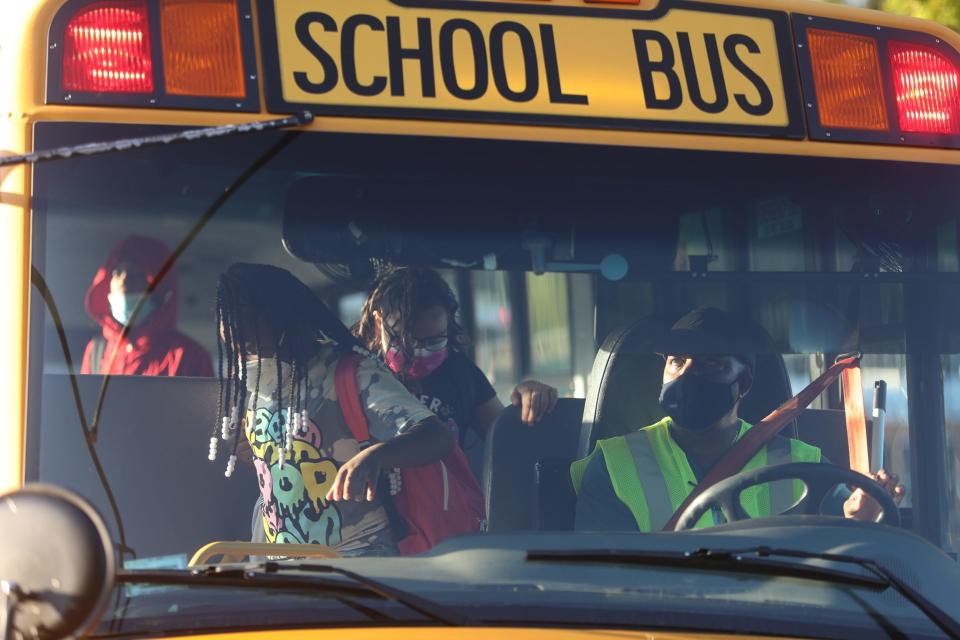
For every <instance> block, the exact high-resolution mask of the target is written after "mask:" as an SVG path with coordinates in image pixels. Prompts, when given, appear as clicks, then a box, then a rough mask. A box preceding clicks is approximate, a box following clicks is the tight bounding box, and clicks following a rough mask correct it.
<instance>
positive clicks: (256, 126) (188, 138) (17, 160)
mask: <svg viewBox="0 0 960 640" xmlns="http://www.w3.org/2000/svg"><path fill="white" fill-rule="evenodd" d="M312 121H313V114H312V113H310V112H309V111H303V112H301V113H297V114H294V115H291V116H287V117H285V118H277V119H275V120H254V121H252V122H243V123H240V124H227V125H222V126H219V127H200V128H196V129H187V130H186V131H178V132H176V133H162V134H160V135H155V136H142V137H139V138H123V139H121V140H111V141H110V142H89V143H85V144H75V145H72V146H69V147H57V148H56V149H46V150H44V151H32V152H30V153H23V154H19V155H12V156H3V157H0V167H6V166H10V165H15V164H36V163H38V162H46V161H48V160H67V159H68V158H72V157H74V156H99V155H102V154H104V153H114V152H116V151H127V150H130V149H143V148H145V147H156V146H166V145H169V144H174V143H177V142H193V141H195V140H211V139H213V138H224V137H227V136H235V135H240V134H244V133H260V132H263V131H271V130H273V129H286V128H288V127H302V126H304V125H307V124H310V123H311V122H312Z"/></svg>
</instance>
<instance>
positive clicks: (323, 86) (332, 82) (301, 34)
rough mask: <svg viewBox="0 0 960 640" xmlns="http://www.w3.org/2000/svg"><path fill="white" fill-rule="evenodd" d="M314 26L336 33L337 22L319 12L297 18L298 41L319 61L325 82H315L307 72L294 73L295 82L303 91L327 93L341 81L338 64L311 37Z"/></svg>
mask: <svg viewBox="0 0 960 640" xmlns="http://www.w3.org/2000/svg"><path fill="white" fill-rule="evenodd" d="M313 24H319V25H320V26H321V27H323V30H324V31H332V32H334V33H336V31H337V22H336V20H334V19H333V18H331V17H330V16H328V15H327V14H325V13H320V12H318V11H311V12H309V13H305V14H303V15H302V16H300V17H299V18H297V25H296V31H297V39H298V40H299V41H300V44H302V45H303V46H304V48H305V49H306V50H307V51H309V52H310V53H311V54H312V55H313V57H314V58H316V59H317V62H319V63H320V66H321V67H323V80H321V81H320V82H314V81H313V80H311V79H310V77H309V76H308V75H307V73H306V72H305V71H294V72H293V80H294V82H296V83H297V86H298V87H300V89H301V90H303V91H306V92H307V93H318V94H319V93H327V92H328V91H331V90H333V88H334V87H336V86H337V81H338V80H339V74H338V73H337V63H336V62H334V60H333V58H332V57H330V54H329V53H327V52H326V51H325V50H324V48H323V47H321V46H320V45H319V44H318V43H317V41H316V40H314V39H313V36H312V35H310V26H311V25H313Z"/></svg>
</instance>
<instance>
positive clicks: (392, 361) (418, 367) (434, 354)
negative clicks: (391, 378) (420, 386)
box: [384, 347, 449, 380]
mask: <svg viewBox="0 0 960 640" xmlns="http://www.w3.org/2000/svg"><path fill="white" fill-rule="evenodd" d="M448 355H449V351H448V350H447V349H446V347H444V348H443V349H440V350H439V351H428V350H427V349H414V350H413V358H410V360H409V362H408V361H407V357H406V356H405V355H403V354H402V353H400V352H399V351H396V350H394V349H390V350H388V351H387V353H386V355H385V356H384V360H385V361H386V363H387V366H388V367H390V370H391V371H393V372H394V373H396V374H397V375H405V376H407V377H408V378H413V379H414V380H420V379H421V378H426V377H427V376H428V375H430V374H431V373H433V372H434V371H436V370H437V369H438V368H439V367H440V365H442V364H443V363H444V362H446V360H447V356H448Z"/></svg>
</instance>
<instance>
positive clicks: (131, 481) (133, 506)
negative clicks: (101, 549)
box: [30, 374, 259, 558]
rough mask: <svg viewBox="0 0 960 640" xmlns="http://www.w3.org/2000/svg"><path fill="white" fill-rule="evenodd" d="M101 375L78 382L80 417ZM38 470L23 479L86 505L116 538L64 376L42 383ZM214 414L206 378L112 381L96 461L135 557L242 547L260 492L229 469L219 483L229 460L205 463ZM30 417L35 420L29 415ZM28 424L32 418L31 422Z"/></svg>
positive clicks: (250, 474) (247, 476)
mask: <svg viewBox="0 0 960 640" xmlns="http://www.w3.org/2000/svg"><path fill="white" fill-rule="evenodd" d="M102 380H103V377H102V376H78V377H77V383H78V386H79V391H80V399H81V401H82V403H83V407H84V409H85V411H86V413H87V414H88V416H89V414H91V413H92V412H93V408H94V407H95V405H96V398H97V395H98V392H99V391H100V385H101V382H102ZM41 397H42V400H41V407H42V410H41V411H40V412H39V420H38V422H39V424H38V423H31V425H30V428H31V430H33V429H36V430H37V431H38V432H39V456H38V459H37V463H36V465H37V467H38V468H34V469H31V476H32V478H35V479H37V480H40V481H42V482H49V483H52V484H57V485H60V486H63V487H66V488H68V489H71V490H72V491H75V492H77V493H79V494H80V495H82V496H83V497H85V498H86V499H87V500H89V501H90V502H91V503H92V504H93V505H94V506H95V507H96V508H97V510H98V511H99V512H100V513H101V514H102V515H103V516H104V519H105V520H106V521H107V523H108V527H109V528H110V530H111V534H112V535H113V536H114V540H116V539H117V538H116V535H117V533H116V525H115V522H114V521H113V517H112V515H113V514H112V512H111V509H110V504H109V502H108V500H107V497H106V494H105V493H104V490H103V488H102V487H101V485H100V481H99V478H98V476H97V474H96V472H95V470H94V467H93V464H92V463H91V461H90V456H89V455H88V453H87V449H86V445H85V444H84V438H83V431H82V429H81V427H80V421H79V417H78V415H77V406H76V404H75V403H74V399H73V393H72V390H71V386H70V378H69V377H68V376H65V375H58V374H46V375H44V376H43V379H42V388H41ZM216 411H217V381H216V380H215V379H213V378H165V377H154V376H149V377H148V376H115V377H113V378H112V380H111V382H110V387H109V389H108V391H107V394H106V399H105V402H104V405H103V414H102V418H101V422H100V430H99V437H98V439H97V443H96V450H97V454H98V456H99V458H100V461H101V463H102V464H103V468H104V471H105V473H106V476H107V479H108V480H109V481H110V483H111V489H112V490H113V493H114V495H115V496H116V500H117V504H118V506H119V508H120V513H121V515H122V517H123V525H124V529H125V530H126V537H127V543H128V545H129V546H130V547H132V548H133V549H135V550H136V552H137V555H138V557H141V558H143V557H149V556H162V555H167V554H175V553H183V552H187V553H188V554H189V553H192V552H193V551H194V550H196V549H197V548H199V547H200V546H202V545H204V544H206V543H208V542H211V541H214V540H249V538H250V508H251V506H252V505H253V503H254V500H255V499H256V497H257V495H259V490H258V487H257V479H256V474H255V473H254V470H253V466H252V465H249V464H246V463H242V462H241V463H238V464H237V467H236V472H235V473H234V476H233V477H232V478H230V479H227V478H225V477H224V469H225V467H226V464H227V455H228V452H226V451H225V449H226V448H227V443H224V442H221V446H220V457H219V458H218V459H217V461H216V462H215V463H211V462H209V461H208V460H207V443H208V440H209V438H210V434H211V429H212V427H213V424H214V418H215V414H216ZM35 415H36V414H35ZM35 419H36V418H35Z"/></svg>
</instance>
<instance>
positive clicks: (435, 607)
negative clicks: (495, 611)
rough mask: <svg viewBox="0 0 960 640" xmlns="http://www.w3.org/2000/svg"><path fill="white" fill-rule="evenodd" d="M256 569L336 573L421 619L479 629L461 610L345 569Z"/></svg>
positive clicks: (275, 565) (270, 565) (282, 565)
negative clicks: (406, 609)
mask: <svg viewBox="0 0 960 640" xmlns="http://www.w3.org/2000/svg"><path fill="white" fill-rule="evenodd" d="M251 566H252V567H253V568H254V569H255V570H259V571H262V572H263V573H266V574H276V573H287V572H301V571H302V572H309V573H327V574H330V573H332V574H337V575H341V576H344V577H345V578H349V579H350V580H352V581H353V582H354V583H356V584H358V585H363V586H364V587H366V588H367V589H368V590H369V591H370V592H371V593H375V594H377V595H379V596H380V597H381V598H384V599H385V600H392V601H394V602H398V603H400V604H402V605H404V606H405V607H407V608H408V609H411V610H413V611H416V612H417V613H419V614H420V615H422V616H426V617H427V618H429V619H431V620H433V621H434V622H439V623H440V624H444V625H447V626H451V627H467V626H476V623H475V622H474V621H472V620H470V619H469V618H468V617H467V616H465V615H463V614H461V613H460V612H458V611H454V610H452V609H450V608H448V607H445V606H443V605H441V604H439V603H437V602H434V601H433V600H430V599H428V598H424V597H423V596H420V595H417V594H415V593H411V592H410V591H405V590H403V589H399V588H397V587H394V586H392V585H389V584H386V583H385V582H380V581H379V580H374V579H373V578H370V577H368V576H365V575H363V574H361V573H357V572H356V571H351V570H349V569H344V568H343V567H339V566H336V565H332V564H313V563H298V562H293V563H287V562H272V561H267V562H262V563H258V564H255V565H247V569H248V570H249V569H250V567H251Z"/></svg>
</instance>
